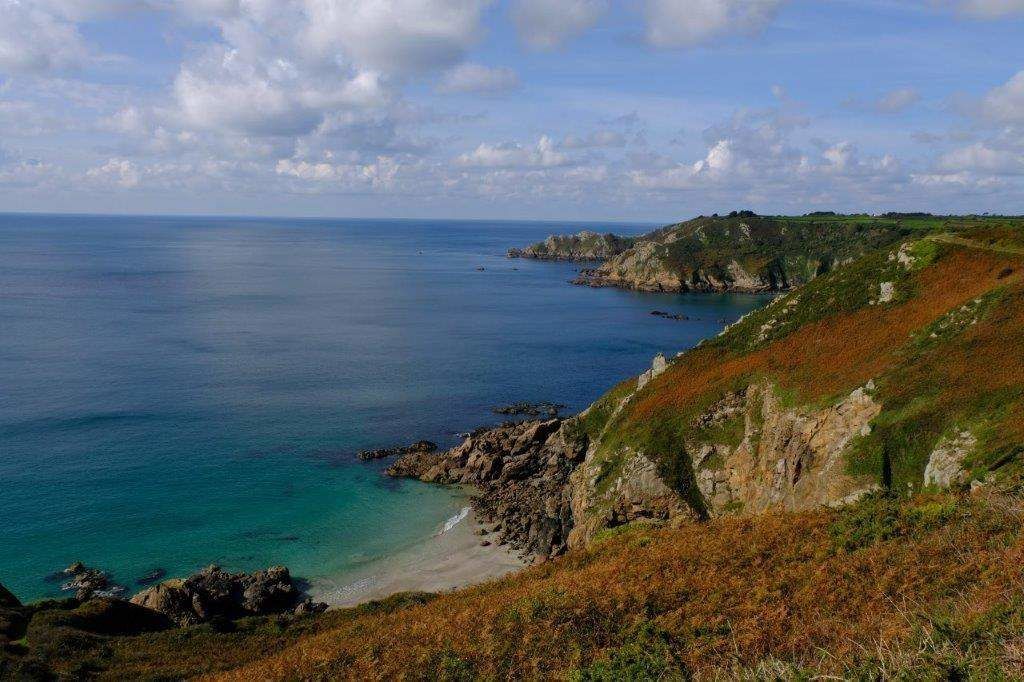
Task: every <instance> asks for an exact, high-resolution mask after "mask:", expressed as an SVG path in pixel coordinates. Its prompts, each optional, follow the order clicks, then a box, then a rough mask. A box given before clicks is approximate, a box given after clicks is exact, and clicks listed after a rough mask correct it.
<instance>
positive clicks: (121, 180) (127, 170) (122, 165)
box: [85, 159, 140, 189]
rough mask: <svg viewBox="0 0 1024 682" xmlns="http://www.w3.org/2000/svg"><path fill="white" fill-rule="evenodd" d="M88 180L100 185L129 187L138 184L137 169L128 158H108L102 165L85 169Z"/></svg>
mask: <svg viewBox="0 0 1024 682" xmlns="http://www.w3.org/2000/svg"><path fill="white" fill-rule="evenodd" d="M85 177H86V178H87V179H88V180H91V181H93V182H94V183H96V184H98V185H101V186H113V187H119V188H121V189H131V188H133V187H136V186H137V185H138V184H139V179H140V176H139V171H138V169H137V168H136V167H135V164H134V163H132V162H131V161H129V160H128V159H110V160H108V161H107V162H106V163H105V164H103V165H102V166H96V167H94V168H90V169H89V170H87V171H86V173H85Z"/></svg>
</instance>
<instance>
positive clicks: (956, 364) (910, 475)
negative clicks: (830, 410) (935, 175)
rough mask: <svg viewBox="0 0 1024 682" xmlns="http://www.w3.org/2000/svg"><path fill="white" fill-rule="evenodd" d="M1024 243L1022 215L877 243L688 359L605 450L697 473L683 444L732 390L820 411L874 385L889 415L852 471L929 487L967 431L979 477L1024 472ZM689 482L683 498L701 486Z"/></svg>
mask: <svg viewBox="0 0 1024 682" xmlns="http://www.w3.org/2000/svg"><path fill="white" fill-rule="evenodd" d="M1022 242H1024V233H1022V232H1021V230H1020V228H1019V227H1018V226H1017V225H1016V224H1014V223H1005V222H998V221H991V222H988V223H986V224H983V225H980V226H977V225H971V226H964V227H961V228H960V229H958V231H957V232H956V233H955V235H950V234H945V233H940V234H933V235H931V236H928V237H925V238H923V239H919V240H916V241H908V242H906V245H905V246H904V247H903V248H902V249H899V250H897V249H896V247H895V246H894V247H893V248H892V249H883V250H880V251H875V252H873V253H871V254H869V255H868V256H866V257H864V258H862V259H859V260H857V261H856V262H854V263H851V264H850V265H848V266H846V267H842V268H839V269H837V270H836V271H835V272H833V273H831V274H829V275H828V276H826V277H821V278H819V279H816V280H814V281H813V282H811V283H809V284H808V285H806V286H805V287H803V288H801V289H800V290H798V291H796V292H793V293H791V294H788V295H787V296H785V297H783V298H780V299H778V300H776V301H775V302H774V303H773V304H772V305H770V306H768V307H766V308H764V309H762V310H759V311H757V312H755V313H753V314H752V315H750V316H748V317H747V318H746V319H744V320H743V321H742V322H740V323H739V324H737V325H734V326H733V327H732V328H730V329H729V330H727V331H726V332H725V333H723V334H722V335H721V336H719V337H717V338H716V339H714V340H712V341H710V342H708V343H705V344H703V345H702V346H700V347H699V348H697V349H695V350H693V351H690V352H688V353H686V354H685V355H683V356H682V357H680V358H679V359H678V360H677V361H676V362H674V363H673V364H672V365H671V366H670V368H669V370H668V371H667V372H666V373H665V374H664V375H662V376H661V377H659V378H658V379H656V380H655V381H653V382H652V383H651V384H649V385H648V386H647V387H645V389H644V390H643V391H641V392H640V393H639V394H638V395H637V396H635V397H634V399H632V400H631V401H629V402H628V403H627V404H626V405H625V407H624V408H623V409H622V410H621V411H619V412H618V413H617V414H616V415H615V417H614V420H613V421H612V423H610V424H607V425H606V426H607V428H606V429H605V435H604V437H603V439H602V443H601V448H602V450H603V451H604V452H606V453H608V456H609V457H614V456H616V453H617V452H619V451H620V450H621V449H622V447H623V446H628V447H632V448H634V449H638V450H642V451H644V452H646V453H648V454H649V455H652V456H654V457H655V458H657V459H658V460H659V461H660V463H661V465H662V468H663V471H664V472H666V475H668V476H670V475H671V473H672V472H674V471H680V470H683V471H685V470H687V469H688V468H689V462H687V461H685V460H686V458H687V456H688V453H687V452H686V451H685V449H684V448H681V447H680V444H681V443H682V442H683V441H684V440H687V439H691V440H692V439H694V438H696V439H699V438H700V437H701V435H702V434H701V433H699V428H695V425H694V422H695V419H696V417H697V416H698V415H699V414H701V413H702V412H703V411H704V410H706V409H708V407H709V406H710V405H712V404H714V403H715V402H716V401H718V400H720V399H722V398H723V396H725V395H727V394H728V393H730V392H731V391H736V390H738V389H741V388H742V387H745V386H749V385H751V384H754V383H757V382H760V381H764V380H767V381H769V382H770V383H771V384H772V385H773V386H774V387H775V390H776V391H778V392H779V393H780V394H781V396H780V397H781V398H782V400H783V402H784V404H786V405H788V406H794V407H799V408H804V409H813V408H815V407H818V406H822V405H828V404H831V403H834V402H835V401H836V400H838V399H839V398H840V397H842V396H845V395H847V394H849V393H850V392H851V391H853V390H854V389H856V388H858V387H860V386H864V385H865V384H867V383H868V382H869V381H870V382H873V384H874V385H875V386H876V388H875V389H874V394H875V396H876V399H877V400H878V402H880V403H881V405H882V412H881V414H880V415H879V416H878V417H877V418H876V419H875V420H874V421H873V422H872V431H871V434H870V435H868V436H865V437H863V438H861V439H860V440H859V441H858V442H856V443H855V444H854V447H853V448H852V452H851V454H850V458H849V462H848V471H849V472H850V473H854V474H859V475H864V476H866V477H870V478H872V479H874V480H877V481H878V482H879V483H880V484H882V485H884V486H887V487H891V488H894V489H898V490H901V491H906V490H911V491H913V490H918V489H920V488H921V486H922V481H923V473H924V469H925V466H926V464H927V461H928V455H929V453H931V452H932V450H933V449H934V448H935V446H936V444H937V443H938V441H939V439H940V438H941V437H943V436H949V435H950V434H951V433H952V432H953V431H954V430H965V429H966V430H969V431H970V432H971V433H972V434H973V436H974V437H975V438H976V439H977V441H978V443H977V446H976V448H975V449H974V452H973V453H972V455H971V458H970V461H969V462H968V463H967V464H968V466H969V467H970V468H971V469H972V470H973V471H974V474H975V476H976V477H980V476H983V475H984V473H985V472H986V471H989V470H996V469H1000V468H1002V467H1006V466H1010V467H1016V466H1018V460H1019V457H1018V455H1019V454H1020V453H1021V452H1022V451H1024V353H1020V352H1014V350H1013V349H1022V348H1024V258H1022V254H1024V249H1022V248H1021V246H1022ZM883 285H886V286H887V287H888V288H890V296H891V299H890V300H887V301H886V300H883V299H884V298H885V297H884V296H883V295H882V293H883ZM719 428H720V427H719ZM707 435H709V436H710V435H713V434H707ZM612 468H613V467H609V470H611V469H612ZM675 479H676V480H677V482H678V483H679V485H680V490H679V492H680V493H681V494H684V495H686V496H692V495H693V494H694V491H693V489H692V486H689V485H688V481H687V480H686V478H685V477H683V478H680V477H678V476H676V477H675Z"/></svg>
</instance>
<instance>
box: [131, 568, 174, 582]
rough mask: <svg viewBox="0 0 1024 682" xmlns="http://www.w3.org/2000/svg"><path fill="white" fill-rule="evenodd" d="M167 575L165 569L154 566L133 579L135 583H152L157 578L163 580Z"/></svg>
mask: <svg viewBox="0 0 1024 682" xmlns="http://www.w3.org/2000/svg"><path fill="white" fill-rule="evenodd" d="M166 576H167V571H166V570H164V569H162V568H154V569H153V570H152V571H150V572H149V573H146V574H145V575H143V576H141V577H139V578H137V579H136V580H135V584H136V585H152V584H153V583H155V582H157V581H158V580H163V579H164V577H166Z"/></svg>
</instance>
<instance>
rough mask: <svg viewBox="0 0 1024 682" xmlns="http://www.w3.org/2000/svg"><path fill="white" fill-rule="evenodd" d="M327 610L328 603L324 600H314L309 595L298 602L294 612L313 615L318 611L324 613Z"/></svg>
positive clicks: (298, 614) (300, 614) (301, 614)
mask: <svg viewBox="0 0 1024 682" xmlns="http://www.w3.org/2000/svg"><path fill="white" fill-rule="evenodd" d="M326 610H327V604H325V603H323V602H322V601H313V600H312V599H310V598H309V597H307V598H306V599H303V600H302V601H300V602H299V603H298V605H297V606H296V607H295V609H294V610H293V611H292V613H294V614H295V615H296V616H312V615H316V614H318V613H323V612H324V611H326Z"/></svg>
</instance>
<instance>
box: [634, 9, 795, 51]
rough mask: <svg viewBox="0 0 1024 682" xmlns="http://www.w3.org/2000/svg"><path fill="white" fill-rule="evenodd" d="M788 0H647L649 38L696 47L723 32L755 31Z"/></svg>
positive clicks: (653, 41) (664, 43)
mask: <svg viewBox="0 0 1024 682" xmlns="http://www.w3.org/2000/svg"><path fill="white" fill-rule="evenodd" d="M785 2H786V0H646V5H645V10H644V12H645V16H646V20H647V41H648V42H649V43H651V44H652V45H654V46H656V47H666V48H674V47H694V46H696V45H700V44H702V43H706V42H708V41H709V40H711V39H713V38H716V37H718V36H721V35H725V34H730V33H755V32H758V31H760V30H762V29H764V28H765V26H767V25H768V24H769V23H770V22H771V20H772V19H773V18H774V17H775V14H776V12H777V11H778V9H779V7H780V6H782V5H783V4H784V3H785Z"/></svg>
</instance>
